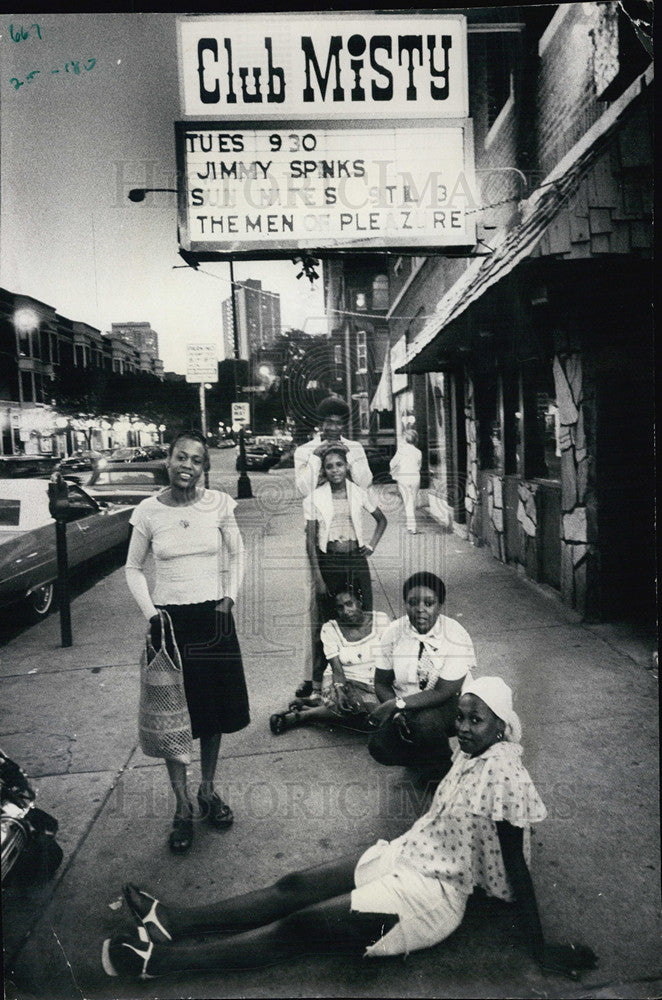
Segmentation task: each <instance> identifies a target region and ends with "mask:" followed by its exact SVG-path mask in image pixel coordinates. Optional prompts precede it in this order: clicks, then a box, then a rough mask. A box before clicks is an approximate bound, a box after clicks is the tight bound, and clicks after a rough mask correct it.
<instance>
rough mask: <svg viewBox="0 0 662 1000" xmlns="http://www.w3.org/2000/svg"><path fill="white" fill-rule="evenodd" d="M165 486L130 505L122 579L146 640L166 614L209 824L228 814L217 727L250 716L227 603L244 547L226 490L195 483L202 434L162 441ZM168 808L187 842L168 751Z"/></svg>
mask: <svg viewBox="0 0 662 1000" xmlns="http://www.w3.org/2000/svg"><path fill="white" fill-rule="evenodd" d="M167 465H168V476H169V479H170V486H169V487H167V488H166V489H165V490H163V491H162V492H161V493H159V494H158V495H157V496H153V497H148V498H147V499H145V500H143V501H141V503H139V504H138V506H137V507H136V509H135V510H134V512H133V514H132V515H131V524H132V525H133V532H132V535H131V541H130V544H129V553H128V557H127V561H126V580H127V583H128V586H129V590H130V591H131V593H132V594H133V596H134V598H135V599H136V602H137V604H138V607H139V608H140V610H141V611H142V613H143V615H144V616H145V618H146V619H147V620H148V621H149V622H150V625H151V630H152V645H153V646H154V647H155V648H158V647H159V646H160V641H161V638H160V634H159V631H160V630H159V615H158V610H157V609H159V608H161V609H163V610H165V611H167V612H168V614H169V615H170V617H171V619H172V623H173V629H174V634H175V641H176V643H177V646H178V648H179V650H180V653H181V657H182V664H183V672H184V688H185V692H186V701H187V705H188V710H189V715H190V717H191V732H192V735H193V737H194V738H197V739H199V740H200V770H201V775H202V781H201V784H200V788H199V790H198V805H199V807H200V810H201V814H202V816H203V817H204V818H205V819H207V821H208V822H210V823H211V824H212V826H214V827H216V828H218V829H223V828H226V827H228V826H230V825H231V824H232V822H233V819H234V817H233V815H232V810H231V809H230V807H229V806H228V805H227V804H226V803H225V802H223V800H222V799H221V798H220V796H219V795H218V793H217V792H216V791H215V790H214V777H215V774H216V767H217V762H218V755H219V750H220V745H221V734H222V733H233V732H236V731H237V730H239V729H243V728H244V727H245V726H247V725H248V723H249V722H250V716H249V707H248V693H247V691H246V681H245V679H244V669H243V664H242V659H241V651H240V649H239V642H238V639H237V633H236V629H235V625H234V620H233V615H232V608H233V606H234V604H235V602H236V599H237V593H238V591H239V588H240V586H241V582H242V578H243V572H244V547H243V542H242V539H241V535H240V533H239V528H238V526H237V522H236V520H235V516H234V508H235V507H236V503H235V501H234V500H233V499H232V498H231V497H230V496H228V494H227V493H221V492H219V491H217V490H207V489H204V488H201V487H200V486H199V481H200V478H201V476H202V474H203V472H204V471H205V470H206V469H208V468H209V453H208V451H207V445H206V442H205V440H204V438H203V437H202V435H201V434H198V433H197V432H196V431H183V432H182V433H181V434H178V435H177V437H175V438H174V440H173V441H172V443H171V445H170V449H169V457H168V461H167ZM150 551H151V552H152V554H153V556H154V563H155V569H156V574H155V583H154V588H153V592H152V593H150V591H149V588H148V585H147V579H146V577H145V573H144V570H143V567H144V563H145V560H146V558H147V554H148V552H150ZM166 765H167V767H168V774H169V777H170V783H171V785H172V788H173V791H174V793H175V798H176V803H177V805H176V811H175V818H174V822H173V827H172V830H171V833H170V838H169V845H170V849H171V850H172V851H173V852H174V853H176V854H183V853H184V852H186V851H188V850H189V849H190V847H191V845H192V842H193V806H192V804H191V802H190V800H189V797H188V791H187V785H186V778H187V774H186V765H185V764H183V763H181V762H180V761H171V760H167V761H166Z"/></svg>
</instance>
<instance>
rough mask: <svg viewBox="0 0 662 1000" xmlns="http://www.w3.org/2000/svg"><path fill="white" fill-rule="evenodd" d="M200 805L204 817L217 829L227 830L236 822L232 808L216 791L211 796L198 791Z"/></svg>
mask: <svg viewBox="0 0 662 1000" xmlns="http://www.w3.org/2000/svg"><path fill="white" fill-rule="evenodd" d="M198 805H199V806H200V813H201V815H202V818H203V819H206V820H207V822H208V823H210V824H211V825H212V826H213V827H216V829H217V830H225V829H227V827H229V826H232V824H233V823H234V815H233V812H232V809H230V806H229V805H228V804H227V802H224V801H223V799H222V798H221V796H220V795H219V794H218V793H217V792H214V793H213V795H211V797H210V798H205V797H204V796H203V795H202V793H201V792H198Z"/></svg>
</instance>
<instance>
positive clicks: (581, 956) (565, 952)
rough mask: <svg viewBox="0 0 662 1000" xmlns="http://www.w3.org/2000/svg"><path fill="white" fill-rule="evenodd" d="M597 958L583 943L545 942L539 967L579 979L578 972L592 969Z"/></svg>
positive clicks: (596, 962) (547, 971) (548, 971)
mask: <svg viewBox="0 0 662 1000" xmlns="http://www.w3.org/2000/svg"><path fill="white" fill-rule="evenodd" d="M597 964H598V959H597V956H596V954H595V952H594V951H593V949H592V948H589V947H588V946H587V945H585V944H545V946H544V950H543V955H542V959H541V961H540V967H541V969H542V971H543V972H546V973H552V974H557V975H561V976H568V978H569V979H574V980H577V979H579V974H580V972H586V971H587V969H594V968H595V966H596V965H597Z"/></svg>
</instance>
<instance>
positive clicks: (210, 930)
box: [102, 677, 596, 979]
mask: <svg viewBox="0 0 662 1000" xmlns="http://www.w3.org/2000/svg"><path fill="white" fill-rule="evenodd" d="M457 733H458V740H459V743H460V749H459V750H458V752H457V755H456V758H455V761H454V763H453V767H452V769H451V771H450V773H449V774H448V775H447V776H446V778H445V779H444V780H443V781H442V783H441V784H440V786H439V788H438V789H437V791H436V793H435V797H434V799H433V801H432V804H431V806H430V809H429V810H428V812H427V813H425V815H424V816H422V817H421V818H420V819H418V820H417V821H416V822H415V823H414V825H413V826H412V828H411V829H410V830H409V831H408V832H407V833H405V834H403V835H402V836H401V837H398V838H397V839H396V840H393V841H391V843H388V842H387V841H385V840H379V841H378V842H377V843H376V844H374V845H373V846H372V847H370V848H369V849H368V850H367V851H366V852H365V853H364V854H363V855H362V856H361V858H360V859H359V862H358V864H357V865H355V863H354V862H353V861H348V860H344V861H338V862H335V863H331V864H327V865H323V866H320V867H319V868H312V869H308V870H307V871H302V872H295V873H293V874H291V875H286V876H285V877H284V878H282V879H280V880H279V881H278V882H276V883H275V884H274V885H272V886H270V887H269V888H267V889H258V890H256V891H253V892H249V893H247V894H246V895H243V896H236V897H234V898H231V899H226V900H221V901H220V902H217V903H212V904H209V905H206V906H199V907H192V908H183V907H178V906H170V905H164V904H163V903H162V902H161V901H160V900H157V899H155V898H154V897H153V896H151V895H149V893H147V892H145V891H144V890H142V889H139V888H137V887H136V886H132V885H128V886H125V888H124V894H125V897H126V900H127V903H128V905H129V909H130V910H131V913H132V914H133V916H134V918H135V919H136V921H137V923H138V935H137V936H136V935H135V934H134V935H131V936H129V935H123V936H119V937H115V938H111V939H108V940H106V941H105V942H104V945H103V949H102V962H103V967H104V970H105V971H106V973H107V974H108V975H110V976H117V975H119V976H124V977H127V978H133V979H146V978H149V977H153V976H161V975H167V974H169V973H174V972H192V971H196V972H197V971H223V970H227V969H255V968H260V967H263V966H266V965H270V964H273V963H274V962H278V961H285V960H291V959H293V958H296V957H297V956H302V955H315V954H323V955H330V954H338V953H346V954H354V955H357V956H358V955H360V954H361V953H363V954H364V955H365V956H366V957H369V958H377V957H382V956H389V955H403V954H404V955H406V954H407V953H408V952H410V951H415V950H417V949H420V948H429V947H432V946H433V945H435V944H438V943H439V942H440V941H443V940H444V938H446V937H448V935H449V934H452V932H453V931H454V930H455V929H456V928H457V927H458V926H459V924H460V923H461V921H462V918H463V916H464V911H465V907H466V904H467V900H468V898H469V896H470V894H471V893H472V891H473V889H474V887H476V886H480V887H481V888H482V889H483V890H484V891H485V892H486V893H487V894H488V895H490V896H495V897H497V898H498V899H502V900H505V901H508V902H514V903H515V905H516V908H517V915H518V918H519V923H520V926H521V930H522V932H523V934H524V936H525V939H526V942H527V945H528V949H529V952H530V954H531V955H532V957H533V958H534V960H535V961H536V962H537V963H538V965H539V966H540V968H541V969H543V971H545V972H560V973H564V974H567V975H569V976H571V977H572V978H576V977H577V975H578V972H579V971H580V970H582V969H588V968H592V967H593V966H594V965H595V962H596V958H595V955H594V954H593V952H592V951H591V950H590V948H586V947H584V946H582V945H572V944H571V945H552V944H548V943H547V942H546V941H545V939H544V937H543V933H542V927H541V923H540V918H539V914H538V908H537V904H536V897H535V893H534V890H533V884H532V881H531V876H530V874H529V869H528V867H527V860H526V859H527V855H528V846H529V844H528V841H529V829H530V826H531V824H532V823H537V822H539V821H540V820H542V819H544V817H545V815H546V810H545V807H544V805H543V804H542V802H541V800H540V797H539V796H538V793H537V791H536V789H535V787H534V785H533V783H532V781H531V778H530V777H529V774H528V772H527V770H526V769H525V767H524V766H523V765H522V763H521V760H520V757H521V753H522V748H521V746H520V745H519V737H520V733H521V729H520V725H519V720H518V718H517V716H516V715H515V713H514V711H513V709H512V693H511V690H510V688H509V687H508V686H507V685H506V684H505V683H504V682H503V681H502V680H501V678H499V677H482V678H480V679H479V680H477V681H472V682H470V683H469V684H467V686H466V688H465V690H464V692H463V694H462V697H461V698H460V701H459V710H458V716H457ZM202 934H209V935H213V936H211V937H208V938H207V939H206V940H205V939H204V938H202V939H201V938H200V937H199V935H202Z"/></svg>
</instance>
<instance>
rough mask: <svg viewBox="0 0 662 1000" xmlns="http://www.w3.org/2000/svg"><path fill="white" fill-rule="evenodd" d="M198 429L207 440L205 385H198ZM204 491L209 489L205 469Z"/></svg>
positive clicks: (202, 383)
mask: <svg viewBox="0 0 662 1000" xmlns="http://www.w3.org/2000/svg"><path fill="white" fill-rule="evenodd" d="M200 429H201V431H202V436H203V438H204V439H205V441H206V440H207V401H206V399H205V383H204V382H201V383H200ZM205 489H206V490H208V489H209V469H205Z"/></svg>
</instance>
